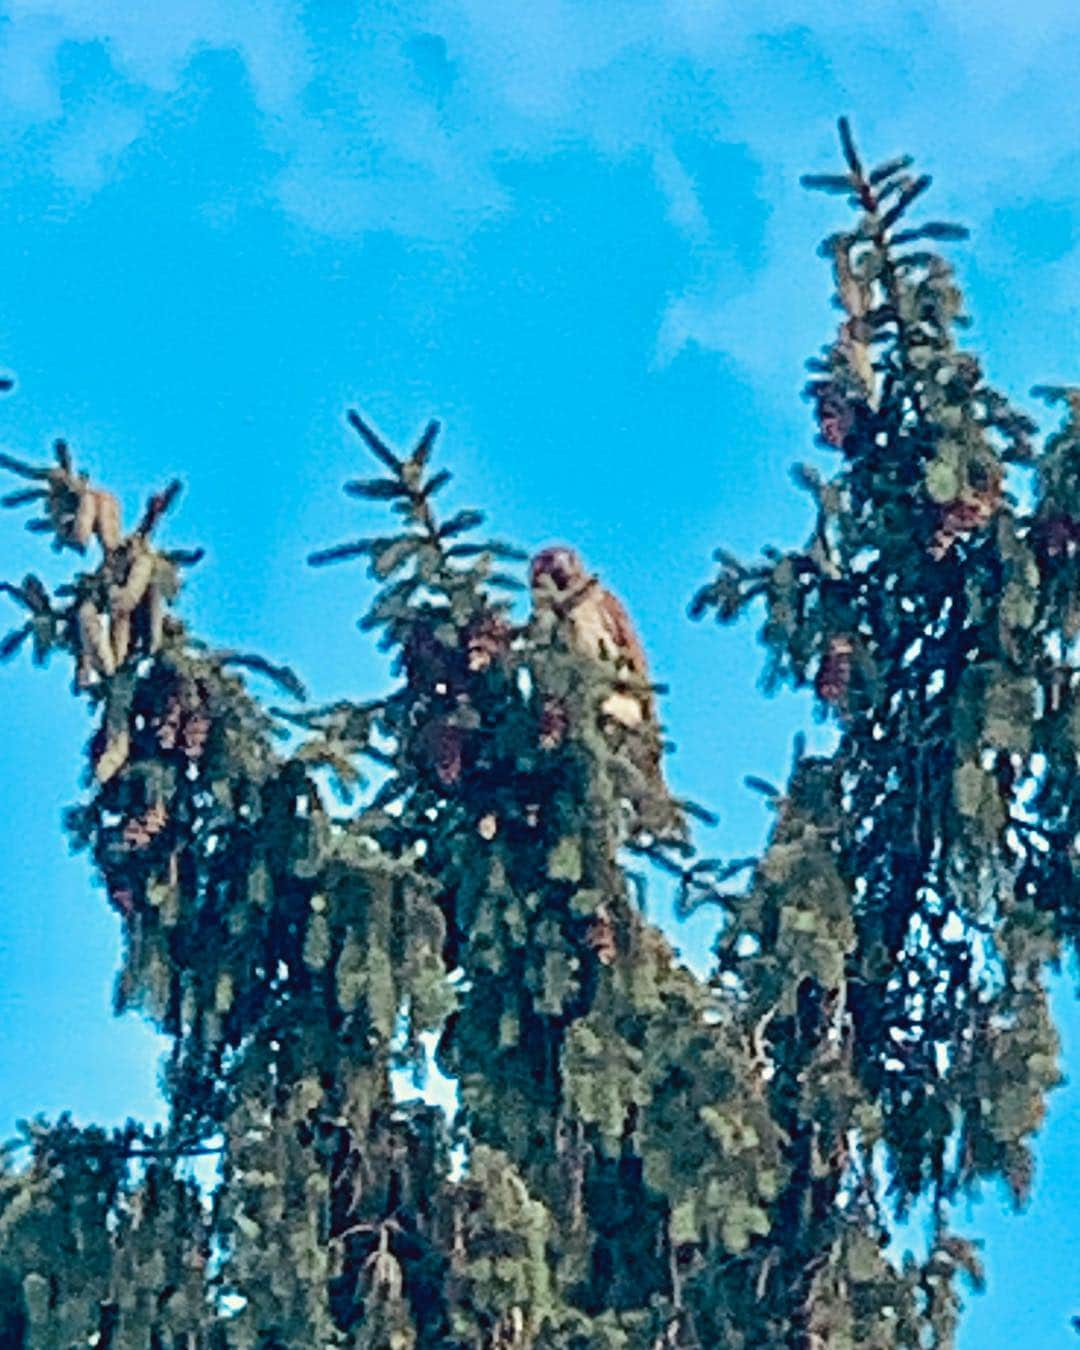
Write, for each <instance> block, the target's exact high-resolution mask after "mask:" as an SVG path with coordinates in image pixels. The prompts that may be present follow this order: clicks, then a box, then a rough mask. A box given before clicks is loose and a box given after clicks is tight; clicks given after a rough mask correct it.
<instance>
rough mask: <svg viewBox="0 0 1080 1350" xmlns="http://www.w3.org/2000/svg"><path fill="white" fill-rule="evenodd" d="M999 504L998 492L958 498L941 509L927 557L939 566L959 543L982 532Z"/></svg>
mask: <svg viewBox="0 0 1080 1350" xmlns="http://www.w3.org/2000/svg"><path fill="white" fill-rule="evenodd" d="M1000 504H1001V498H1000V494H999V493H998V492H987V493H982V494H978V495H976V494H971V495H969V496H966V497H958V498H957V499H956V500H955V501H952V502H948V503H946V505H944V506H943V507H941V514H940V523H939V525H938V528H937V530H936V532H935V534H934V537H933V539H932V540H931V542H930V556H931V557H932V558H933V559H934V560H935V561H936V562H940V561H941V559H942V558H944V557H945V556H946V554H947V553H948V552H949V550H950V549H951V548H952V546H953V545H954V544H955V543H956V542H957V540H958V539H963V538H964V537H965V535H969V534H975V533H976V532H977V531H979V530H983V529H985V528H986V526H987V525H989V524H990V522H991V520H993V518H994V516H995V514H996V513H997V510H998V507H999V506H1000Z"/></svg>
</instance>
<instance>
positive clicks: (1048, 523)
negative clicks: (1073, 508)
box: [1037, 511, 1080, 558]
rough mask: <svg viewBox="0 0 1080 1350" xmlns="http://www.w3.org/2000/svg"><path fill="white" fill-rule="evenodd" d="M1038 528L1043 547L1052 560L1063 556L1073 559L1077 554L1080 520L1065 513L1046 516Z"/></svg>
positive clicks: (1079, 542)
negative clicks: (1073, 555)
mask: <svg viewBox="0 0 1080 1350" xmlns="http://www.w3.org/2000/svg"><path fill="white" fill-rule="evenodd" d="M1037 528H1038V533H1039V537H1040V539H1041V542H1042V546H1043V548H1044V549H1045V550H1046V553H1047V555H1048V556H1049V557H1051V558H1058V557H1061V556H1062V555H1068V556H1070V557H1071V556H1072V554H1074V553H1075V552H1076V546H1077V544H1080V520H1076V519H1075V518H1074V517H1073V516H1070V515H1067V514H1066V513H1065V512H1064V511H1058V512H1055V514H1054V515H1052V516H1046V517H1045V518H1044V519H1043V520H1041V521H1040V522H1039V524H1038V527H1037Z"/></svg>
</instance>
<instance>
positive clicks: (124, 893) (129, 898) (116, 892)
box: [109, 884, 135, 919]
mask: <svg viewBox="0 0 1080 1350" xmlns="http://www.w3.org/2000/svg"><path fill="white" fill-rule="evenodd" d="M109 903H110V904H111V905H112V906H113V908H114V909H117V910H119V911H120V913H121V914H122V915H123V916H124V918H125V919H129V918H130V917H131V915H132V913H133V912H134V909H135V893H134V891H132V890H131V889H130V887H128V886H123V885H119V884H117V885H110V886H109Z"/></svg>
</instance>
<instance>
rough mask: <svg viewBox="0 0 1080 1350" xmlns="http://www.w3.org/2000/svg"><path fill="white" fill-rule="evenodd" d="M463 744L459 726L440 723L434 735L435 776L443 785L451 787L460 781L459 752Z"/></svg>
mask: <svg viewBox="0 0 1080 1350" xmlns="http://www.w3.org/2000/svg"><path fill="white" fill-rule="evenodd" d="M463 745H464V738H463V736H462V732H461V728H460V727H457V726H454V725H453V724H448V723H445V722H444V723H443V724H442V725H440V727H439V729H438V731H437V733H436V736H435V760H434V767H435V777H436V778H438V780H439V782H440V783H442V785H443V786H444V787H453V786H454V784H455V783H458V782H460V781H461V752H462V749H463Z"/></svg>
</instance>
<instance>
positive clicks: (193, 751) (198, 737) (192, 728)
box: [183, 712, 210, 759]
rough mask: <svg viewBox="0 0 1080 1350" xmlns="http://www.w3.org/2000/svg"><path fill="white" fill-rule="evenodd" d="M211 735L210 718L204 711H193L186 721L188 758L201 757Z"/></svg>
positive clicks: (185, 742)
mask: <svg viewBox="0 0 1080 1350" xmlns="http://www.w3.org/2000/svg"><path fill="white" fill-rule="evenodd" d="M209 735H210V719H209V717H207V715H206V714H205V713H204V712H196V713H192V714H191V716H190V717H188V718H186V719H185V721H184V733H183V741H184V754H185V755H187V757H188V759H200V758H201V757H202V753H203V751H204V750H205V749H206V742H207V739H208V738H209Z"/></svg>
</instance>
